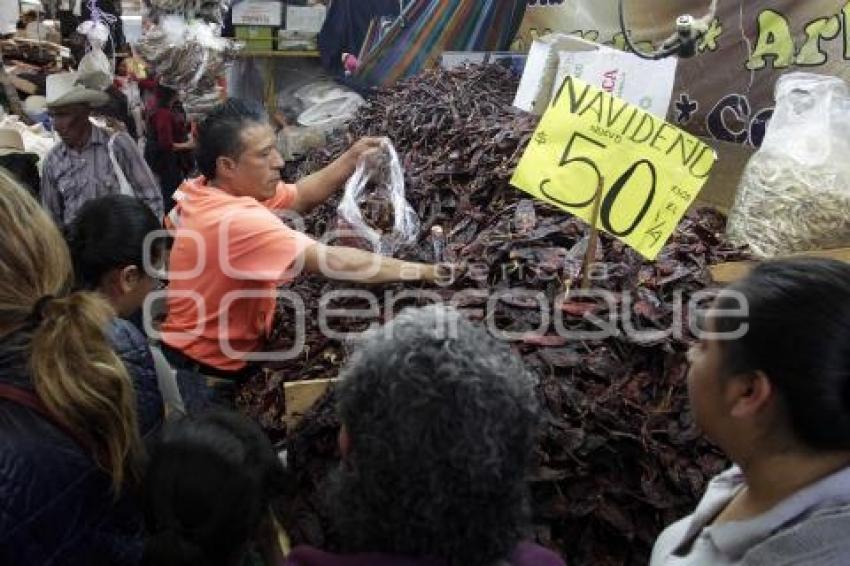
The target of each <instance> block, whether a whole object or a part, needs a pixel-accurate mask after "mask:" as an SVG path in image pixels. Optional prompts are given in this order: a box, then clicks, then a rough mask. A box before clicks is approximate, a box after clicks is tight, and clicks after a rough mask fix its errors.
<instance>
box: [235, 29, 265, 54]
mask: <svg viewBox="0 0 850 566" xmlns="http://www.w3.org/2000/svg"><path fill="white" fill-rule="evenodd" d="M235 28H236V39H237V40H239V41H241V42H243V43H244V44H245V50H246V51H270V50H272V49H274V28H273V27H268V26H235Z"/></svg>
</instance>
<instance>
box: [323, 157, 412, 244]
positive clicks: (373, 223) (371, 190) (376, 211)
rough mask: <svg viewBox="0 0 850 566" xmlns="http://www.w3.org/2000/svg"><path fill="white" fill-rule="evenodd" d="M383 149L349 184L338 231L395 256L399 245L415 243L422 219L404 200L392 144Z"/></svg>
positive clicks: (359, 167)
mask: <svg viewBox="0 0 850 566" xmlns="http://www.w3.org/2000/svg"><path fill="white" fill-rule="evenodd" d="M382 148H383V151H381V152H379V153H378V154H377V155H372V156H369V157H368V158H366V159H361V160H360V162H359V163H358V164H357V169H356V170H355V171H354V175H352V176H351V178H350V179H349V180H348V183H346V185H345V193H344V194H343V197H342V201H341V202H340V204H339V207H338V208H337V212H338V213H339V219H340V222H339V226H338V228H339V229H340V230H341V231H349V232H353V233H354V234H356V235H357V236H358V237H360V238H362V239H365V240H366V241H367V242H368V243H369V244H371V245H370V246H369V247H370V248H371V249H373V250H374V251H376V252H377V253H380V254H382V255H392V254H393V253H394V252H395V251H396V250H397V249H398V247H399V246H401V245H405V244H412V243H414V242H416V238H417V236H418V235H419V217H418V216H417V215H416V211H414V210H413V207H411V206H410V204H409V203H408V202H407V199H406V198H405V190H404V171H403V169H402V167H401V161H399V158H398V154H397V153H396V150H395V148H394V147H393V145H392V144H391V143H390V142H389V141H385V142H384V143H383V145H382ZM361 208H363V209H365V210H366V212H367V217H368V219H364V216H363V212H362V211H361ZM390 209H391V210H390Z"/></svg>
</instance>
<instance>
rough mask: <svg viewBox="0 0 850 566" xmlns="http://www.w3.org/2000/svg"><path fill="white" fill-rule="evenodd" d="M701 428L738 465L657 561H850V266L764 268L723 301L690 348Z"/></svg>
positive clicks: (660, 546)
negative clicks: (849, 535) (694, 344)
mask: <svg viewBox="0 0 850 566" xmlns="http://www.w3.org/2000/svg"><path fill="white" fill-rule="evenodd" d="M690 358H691V369H690V373H689V375H688V388H689V392H690V399H691V406H692V408H693V412H694V417H695V419H696V422H697V424H698V425H699V426H700V427H701V428H702V429H703V431H704V432H705V434H706V435H707V436H708V437H709V438H710V439H711V440H713V441H714V442H715V443H716V444H717V445H718V446H719V447H720V448H721V449H722V450H723V451H724V452H725V453H726V454H727V456H729V458H730V459H731V460H732V461H733V462H735V466H733V467H732V468H731V469H729V470H728V471H726V472H724V473H722V474H720V475H719V476H717V477H716V478H714V479H713V480H712V481H711V483H710V484H709V486H708V489H707V491H706V493H705V495H704V496H703V499H702V501H701V502H700V504H699V505H698V506H697V509H696V511H695V512H694V514H693V515H691V516H689V517H686V518H684V519H682V520H680V521H679V522H677V523H675V524H673V525H672V526H670V527H668V528H667V530H665V531H664V533H662V535H661V537H660V538H659V539H658V541H657V542H656V544H655V549H654V550H653V553H652V561H651V564H652V566H667V565H670V566H673V565H683V566H684V565H702V564H712V565H715V564H716V565H724V564H770V565H778V564H794V565H800V564H808V565H818V566H825V565H835V566H838V565H840V564H847V563H848V560H850V558H848V557H850V537H848V536H847V534H848V533H850V265H847V264H845V263H840V262H837V261H832V260H825V259H795V260H788V261H775V262H769V263H765V264H762V265H760V266H759V267H757V268H756V269H755V270H754V271H753V272H752V274H751V275H750V276H749V277H747V278H746V279H745V280H743V281H741V282H740V283H737V284H735V285H733V286H732V287H731V288H730V289H728V290H725V291H723V293H722V294H721V295H720V296H719V297H718V298H717V299H716V300H715V302H714V305H713V307H712V309H711V310H710V311H709V312H708V314H707V316H706V317H705V323H704V324H703V330H702V336H701V340H700V341H699V344H697V345H696V346H694V348H692V350H691V353H690Z"/></svg>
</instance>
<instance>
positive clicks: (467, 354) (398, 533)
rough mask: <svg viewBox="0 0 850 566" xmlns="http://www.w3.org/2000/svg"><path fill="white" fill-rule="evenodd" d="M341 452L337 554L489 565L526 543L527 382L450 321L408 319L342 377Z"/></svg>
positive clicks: (376, 340)
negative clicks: (345, 442)
mask: <svg viewBox="0 0 850 566" xmlns="http://www.w3.org/2000/svg"><path fill="white" fill-rule="evenodd" d="M337 393H338V398H339V414H340V418H341V420H342V423H343V425H344V426H345V428H346V430H347V432H348V435H349V438H350V450H349V453H348V454H347V457H346V458H345V459H344V461H343V462H342V464H341V465H340V467H339V468H338V469H337V470H336V471H335V473H334V474H333V476H332V478H331V480H330V486H329V491H328V495H329V499H330V504H331V506H332V513H333V514H332V520H333V522H334V526H335V527H336V529H337V530H338V531H339V535H340V537H341V539H342V544H343V546H344V550H345V551H347V552H383V553H390V554H401V555H405V556H417V557H431V558H435V559H438V560H440V561H442V562H444V563H446V564H449V565H454V564H459V565H460V564H462V565H464V566H478V565H481V566H491V565H493V564H496V563H498V562H499V561H500V560H505V559H508V558H509V557H510V555H511V553H512V551H513V550H514V548H515V547H516V545H517V543H518V542H519V541H520V539H521V538H523V536H524V535H526V534H527V532H526V527H527V525H528V519H529V513H528V491H527V485H526V481H525V478H526V472H527V467H528V465H529V461H530V458H531V454H532V450H533V447H534V442H535V439H536V434H537V425H538V407H537V399H536V395H535V392H534V377H533V376H532V374H531V373H530V372H529V371H528V370H527V369H526V368H525V366H524V365H523V363H522V361H521V360H520V359H519V357H518V356H516V355H515V354H513V352H511V350H510V348H509V347H508V346H507V345H506V344H503V343H500V342H497V341H496V340H495V339H493V338H492V337H491V336H490V335H489V334H487V332H486V331H485V330H484V329H483V328H480V327H477V326H474V325H473V324H472V323H470V322H469V321H467V320H466V319H465V318H463V317H462V316H461V315H460V314H459V313H458V312H457V311H454V310H451V309H447V308H444V307H426V308H422V309H411V310H406V311H404V312H403V313H401V314H400V315H399V316H398V317H397V318H396V319H395V320H394V321H392V322H391V323H390V324H388V325H386V326H385V327H384V328H383V329H381V330H379V331H377V332H376V333H374V334H373V335H371V336H370V337H368V338H367V339H366V340H365V341H364V343H363V344H362V345H361V347H360V349H359V351H358V352H357V353H356V354H355V355H354V356H353V358H352V360H351V361H350V363H349V364H348V365H347V367H346V368H345V370H344V372H343V379H342V381H341V383H340V385H339V387H338V391H337Z"/></svg>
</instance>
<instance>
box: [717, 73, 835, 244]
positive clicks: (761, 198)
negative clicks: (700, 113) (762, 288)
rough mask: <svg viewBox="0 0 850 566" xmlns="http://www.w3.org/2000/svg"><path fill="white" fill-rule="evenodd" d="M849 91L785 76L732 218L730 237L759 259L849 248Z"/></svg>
mask: <svg viewBox="0 0 850 566" xmlns="http://www.w3.org/2000/svg"><path fill="white" fill-rule="evenodd" d="M848 132H850V90H848V87H847V84H846V83H845V82H844V81H842V80H841V79H838V78H835V77H829V76H824V75H814V74H809V73H790V74H787V75H785V76H783V77H782V78H780V79H779V81H778V83H777V85H776V110H775V112H774V115H773V119H772V120H771V121H770V124H769V125H768V128H767V134H766V135H765V138H764V143H763V144H762V147H761V149H759V151H758V152H757V153H756V154H755V155H754V156H753V157H752V158H751V159H750V161H749V163H748V164H747V167H746V169H745V170H744V174H743V176H742V178H741V184H740V187H739V189H738V194H737V196H736V199H735V205H734V206H733V208H732V211H731V213H730V215H729V226H728V232H729V236H730V237H731V238H732V240H733V241H734V242H735V243H736V244H740V245H749V246H750V248H751V249H752V251H753V253H754V254H755V255H757V256H759V257H763V258H771V257H777V256H783V255H788V254H792V253H797V252H807V251H812V250H819V249H830V248H837V247H844V246H848V245H850V158H848V156H850V135H848Z"/></svg>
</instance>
